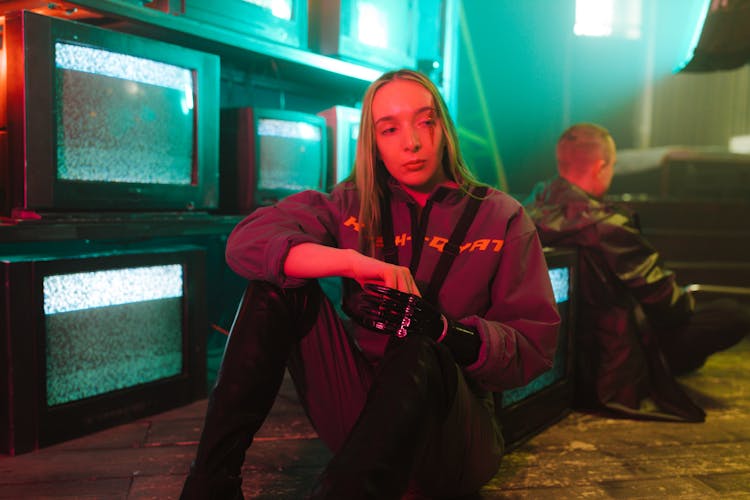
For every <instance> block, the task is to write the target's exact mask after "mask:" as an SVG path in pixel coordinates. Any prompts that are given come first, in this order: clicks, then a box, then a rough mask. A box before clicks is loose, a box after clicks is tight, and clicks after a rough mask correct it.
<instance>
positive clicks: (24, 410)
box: [0, 244, 207, 455]
mask: <svg viewBox="0 0 750 500" xmlns="http://www.w3.org/2000/svg"><path fill="white" fill-rule="evenodd" d="M205 259H206V252H205V249H204V248H202V247H198V246H193V245H172V244H170V245H165V246H161V247H153V248H149V247H148V246H144V247H143V248H134V249H132V250H128V251H123V250H122V249H121V248H120V247H111V248H106V247H105V246H103V247H102V248H100V249H97V251H96V252H95V253H92V254H84V255H78V254H73V253H71V252H67V251H66V252H54V251H50V252H44V253H33V254H29V255H26V254H23V255H17V256H4V257H2V258H0V279H1V280H2V283H3V286H2V288H0V313H2V314H1V316H2V317H3V318H4V320H3V322H2V324H0V452H1V453H5V454H9V455H18V454H22V453H26V452H30V451H33V450H35V449H38V448H41V447H45V446H48V445H51V444H54V443H58V442H61V441H66V440H68V439H72V438H76V437H79V436H83V435H85V434H89V433H91V432H94V431H98V430H101V429H104V428H107V427H111V426H115V425H120V424H123V423H126V422H129V421H132V420H134V419H137V418H141V417H143V416H146V415H151V414H155V413H159V412H162V411H165V410H168V409H171V408H175V407H178V406H183V405H185V404H188V403H191V402H193V401H196V400H198V399H200V398H202V397H205V395H206V347H205V346H206V332H207V320H206V296H205V294H206V292H205V290H206V277H205V266H206V264H205ZM160 265H179V266H181V268H182V287H183V292H182V297H181V299H180V302H181V304H182V305H181V306H179V310H178V312H176V313H173V314H179V315H180V316H181V318H180V319H179V322H180V323H179V324H180V325H181V327H180V328H181V334H179V336H181V344H182V346H181V352H182V354H181V361H180V363H179V366H180V367H181V368H180V370H179V373H177V370H175V371H174V372H173V373H171V372H170V373H165V377H164V378H153V379H150V380H147V381H145V382H144V383H136V382H134V383H133V384H132V385H131V384H122V383H120V381H115V382H114V383H115V386H114V387H120V388H117V389H116V390H111V391H108V392H102V393H92V394H93V395H87V394H79V393H76V394H72V393H71V394H65V393H64V396H65V398H69V400H68V399H65V400H64V401H62V402H60V401H59V399H60V398H58V400H53V401H52V402H51V403H50V399H51V398H49V397H48V394H47V391H48V380H47V362H46V357H47V349H46V344H47V323H46V321H47V319H48V316H47V315H45V311H44V307H45V298H44V292H43V282H44V278H45V276H51V275H67V274H71V273H86V272H93V271H101V270H118V269H123V268H139V267H144V266H145V267H148V266H160ZM167 300H173V301H174V300H176V299H167ZM154 302H156V301H151V304H154ZM146 306H147V307H151V305H148V304H146ZM126 307H127V306H126ZM156 307H158V305H157V306H156ZM168 307H169V308H170V309H169V310H171V311H175V309H174V307H175V306H174V302H171V303H170V305H169V306H168ZM180 310H181V312H179V311H180ZM118 311H119V312H121V309H120V310H118V309H117V307H115V308H102V307H99V308H91V309H90V310H86V309H84V310H83V314H81V315H80V320H81V323H80V325H81V326H80V329H81V330H85V331H88V332H90V331H91V330H94V331H96V330H100V331H101V339H100V340H97V341H96V344H97V347H96V349H101V348H102V345H104V346H105V349H106V348H108V347H106V346H107V342H109V341H110V339H111V338H117V337H116V336H113V337H107V335H108V331H112V328H113V323H114V322H117V318H115V317H114V316H112V317H109V318H108V316H107V315H108V314H109V313H110V312H113V313H115V312H118ZM74 317H76V318H77V317H78V316H74ZM92 317H93V318H99V319H100V321H97V322H96V323H95V324H93V325H92V324H91V323H90V321H91V318H92ZM119 317H120V318H121V317H122V316H119ZM120 324H122V323H120ZM74 329H75V323H74ZM65 331H67V330H65ZM160 331H161V330H157V329H155V330H154V331H153V332H152V333H151V334H150V335H152V336H154V335H155V334H156V333H158V332H160ZM140 332H141V330H138V331H133V332H132V338H133V342H134V343H138V342H139V341H141V342H148V335H149V334H148V333H144V334H141V333H140ZM59 334H60V333H59V330H58V331H57V335H59ZM126 337H127V338H130V333H128V334H127V335H126ZM76 338H79V337H77V336H76ZM81 338H84V339H85V338H86V337H85V336H82V337H81ZM112 342H114V341H112ZM120 343H121V342H120ZM78 347H81V348H82V349H85V348H86V345H85V344H83V343H81V344H80V345H78ZM172 347H174V346H172ZM111 348H112V349H123V348H124V349H127V346H119V344H112V345H111ZM139 348H140V349H143V348H146V349H149V347H148V345H146V346H145V347H144V346H140V347H139ZM148 352H151V351H148ZM175 352H176V351H175ZM95 359H99V360H101V358H95ZM108 362H109V361H106V360H103V361H102V363H104V366H106V363H108ZM71 363H72V364H75V363H76V360H75V359H70V360H69V362H68V361H67V360H66V362H65V364H66V365H70V364H71ZM90 365H91V364H90V363H89V364H88V365H87V364H85V363H83V362H81V363H79V364H77V365H75V366H74V367H73V368H76V369H78V368H80V367H83V366H89V367H90ZM117 369H122V367H119V368H117ZM133 370H136V367H135V366H134V367H133ZM157 371H158V370H157ZM115 372H116V370H115ZM96 374H97V373H92V375H91V377H95V376H96ZM133 376H134V377H141V376H142V375H139V374H138V373H137V372H135V373H134V374H133ZM108 383H112V381H111V380H108ZM104 385H106V384H103V386H104ZM123 385H125V386H123ZM101 390H103V389H101Z"/></svg>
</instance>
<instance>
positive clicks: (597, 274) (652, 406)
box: [526, 177, 704, 421]
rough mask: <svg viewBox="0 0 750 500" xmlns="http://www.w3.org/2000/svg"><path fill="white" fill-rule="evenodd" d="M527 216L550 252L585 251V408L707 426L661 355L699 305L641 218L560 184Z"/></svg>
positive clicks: (580, 348) (545, 191) (581, 351)
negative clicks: (667, 336)
mask: <svg viewBox="0 0 750 500" xmlns="http://www.w3.org/2000/svg"><path fill="white" fill-rule="evenodd" d="M526 208H527V211H528V213H529V215H530V216H531V218H532V219H533V220H534V222H535V224H536V226H537V230H538V231H539V236H540V239H541V241H542V243H543V244H544V245H545V246H558V247H559V246H565V247H576V248H578V250H579V286H580V302H579V315H578V319H579V324H578V330H577V333H578V341H577V353H576V354H577V359H578V363H577V365H578V366H577V372H578V379H577V382H578V383H577V386H578V390H577V401H578V404H579V405H580V406H582V407H589V408H590V407H602V406H604V407H607V408H609V409H612V410H615V411H618V412H621V413H625V414H627V415H631V416H640V417H653V418H664V419H684V420H691V421H696V420H697V421H701V420H703V418H704V414H703V411H702V410H700V409H699V408H697V407H696V406H695V405H694V404H693V403H692V401H690V400H689V399H688V398H687V396H686V395H685V394H684V393H683V391H682V390H681V389H680V387H679V386H678V385H677V383H676V382H675V381H674V379H673V377H672V375H671V374H670V371H669V368H668V366H666V364H665V362H664V360H663V356H662V354H661V350H660V348H659V347H658V343H659V341H660V335H659V334H660V332H666V331H669V330H672V329H675V328H680V327H683V326H684V325H686V324H687V323H688V322H689V320H690V317H691V314H692V312H693V307H694V301H693V298H692V296H691V295H690V294H689V292H687V291H686V290H685V289H683V288H681V287H680V286H678V285H677V283H676V281H675V275H674V274H673V273H672V272H671V271H669V270H667V269H665V268H663V267H662V265H661V263H660V258H659V253H658V252H657V251H656V250H655V249H654V248H653V247H652V246H651V244H650V243H649V242H648V241H647V240H646V239H645V238H644V237H643V235H642V234H641V231H640V228H639V227H638V223H637V219H636V217H635V215H634V214H632V213H629V212H628V211H627V210H626V209H624V208H623V207H620V206H617V205H614V204H611V203H607V202H605V201H603V200H601V199H597V198H595V197H592V196H590V195H589V194H587V193H586V192H585V191H583V190H582V189H580V188H578V187H577V186H575V185H573V184H571V183H570V182H568V181H567V180H565V179H563V178H560V177H558V178H555V179H552V180H550V181H547V182H545V183H542V184H540V185H538V186H537V187H536V188H535V189H534V192H533V193H532V195H531V197H530V199H529V200H527V202H526Z"/></svg>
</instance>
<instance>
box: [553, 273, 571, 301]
mask: <svg viewBox="0 0 750 500" xmlns="http://www.w3.org/2000/svg"><path fill="white" fill-rule="evenodd" d="M549 279H550V281H551V282H552V291H553V293H554V294H555V302H557V303H558V304H559V303H561V302H565V301H567V300H568V291H569V283H570V270H569V269H568V268H567V267H556V268H553V269H550V270H549Z"/></svg>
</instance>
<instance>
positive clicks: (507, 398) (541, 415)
mask: <svg viewBox="0 0 750 500" xmlns="http://www.w3.org/2000/svg"><path fill="white" fill-rule="evenodd" d="M544 255H545V258H546V261H547V267H548V270H549V278H550V283H551V284H552V290H553V292H554V295H555V302H556V304H557V309H558V312H559V313H560V328H559V330H558V341H557V350H556V351H555V356H554V359H553V364H552V367H551V368H550V369H549V370H547V371H545V372H544V373H542V374H540V375H538V376H537V377H535V378H534V379H533V380H531V381H530V382H529V383H528V384H526V385H524V386H522V387H518V388H515V389H510V390H506V391H503V392H501V393H496V394H495V407H496V408H495V409H496V413H497V416H498V420H499V421H500V424H501V426H502V431H503V436H504V437H505V441H506V446H507V447H508V448H509V449H513V448H515V447H517V446H518V445H520V444H521V443H523V442H524V441H526V440H527V439H529V438H531V437H532V436H534V435H536V434H537V433H539V432H541V431H542V430H544V429H545V428H547V427H548V426H549V425H551V424H553V423H555V422H557V421H558V420H560V419H561V418H562V417H563V416H565V414H567V412H568V411H569V410H570V409H571V407H572V404H573V388H574V369H575V363H574V359H573V356H574V349H573V341H574V336H575V325H576V303H577V301H576V294H577V269H578V261H577V258H578V254H577V252H576V251H575V250H574V249H570V248H545V249H544Z"/></svg>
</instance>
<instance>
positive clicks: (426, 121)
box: [419, 118, 435, 127]
mask: <svg viewBox="0 0 750 500" xmlns="http://www.w3.org/2000/svg"><path fill="white" fill-rule="evenodd" d="M419 125H420V126H422V127H434V126H435V119H434V118H423V119H422V120H420V121H419Z"/></svg>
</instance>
